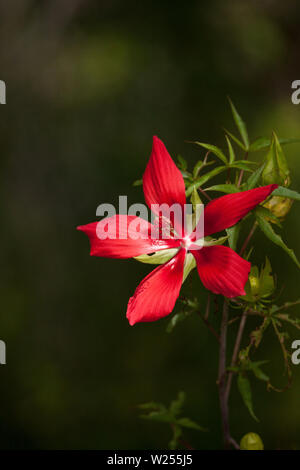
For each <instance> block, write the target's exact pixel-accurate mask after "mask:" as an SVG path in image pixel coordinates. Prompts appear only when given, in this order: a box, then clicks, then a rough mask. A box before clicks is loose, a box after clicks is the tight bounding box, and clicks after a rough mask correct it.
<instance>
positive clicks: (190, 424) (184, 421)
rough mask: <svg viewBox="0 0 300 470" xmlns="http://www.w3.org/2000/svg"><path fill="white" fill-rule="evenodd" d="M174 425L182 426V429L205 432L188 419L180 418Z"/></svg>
mask: <svg viewBox="0 0 300 470" xmlns="http://www.w3.org/2000/svg"><path fill="white" fill-rule="evenodd" d="M176 424H178V425H179V426H182V427H183V428H190V429H196V430H197V431H204V432H205V431H207V429H205V428H204V427H203V426H200V425H199V424H197V423H195V422H194V421H192V420H191V419H190V418H180V419H177V420H176Z"/></svg>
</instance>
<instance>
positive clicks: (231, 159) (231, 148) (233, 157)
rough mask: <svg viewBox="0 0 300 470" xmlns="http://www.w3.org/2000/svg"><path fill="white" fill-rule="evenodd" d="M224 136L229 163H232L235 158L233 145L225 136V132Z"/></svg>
mask: <svg viewBox="0 0 300 470" xmlns="http://www.w3.org/2000/svg"><path fill="white" fill-rule="evenodd" d="M225 138H226V142H227V146H228V153H229V163H233V162H234V160H235V153H234V150H233V147H232V145H231V142H230V140H229V138H228V137H227V135H226V134H225Z"/></svg>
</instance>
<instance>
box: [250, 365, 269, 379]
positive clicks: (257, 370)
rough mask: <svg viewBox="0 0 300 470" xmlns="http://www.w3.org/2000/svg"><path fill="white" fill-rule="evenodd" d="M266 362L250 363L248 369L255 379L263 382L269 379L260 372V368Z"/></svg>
mask: <svg viewBox="0 0 300 470" xmlns="http://www.w3.org/2000/svg"><path fill="white" fill-rule="evenodd" d="M267 362H268V361H257V362H250V365H249V369H250V370H252V372H253V373H254V375H255V377H256V378H257V379H259V380H263V381H264V382H269V380H270V378H269V377H268V376H267V375H266V374H265V373H264V372H263V371H262V370H261V368H260V366H261V365H263V364H266V363H267Z"/></svg>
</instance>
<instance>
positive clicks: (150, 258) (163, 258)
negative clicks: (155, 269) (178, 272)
mask: <svg viewBox="0 0 300 470" xmlns="http://www.w3.org/2000/svg"><path fill="white" fill-rule="evenodd" d="M177 251H178V250H177V249H176V248H169V249H166V250H161V251H156V252H155V253H153V254H151V255H139V256H135V257H134V259H136V260H137V261H140V262H141V263H146V264H164V263H166V262H167V261H169V260H170V259H171V258H173V256H175V255H176V253H177Z"/></svg>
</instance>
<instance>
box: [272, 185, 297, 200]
mask: <svg viewBox="0 0 300 470" xmlns="http://www.w3.org/2000/svg"><path fill="white" fill-rule="evenodd" d="M272 196H281V197H288V198H290V199H295V201H300V194H299V193H297V191H293V190H292V189H288V188H284V187H283V186H278V188H276V189H274V191H273V192H272Z"/></svg>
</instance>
